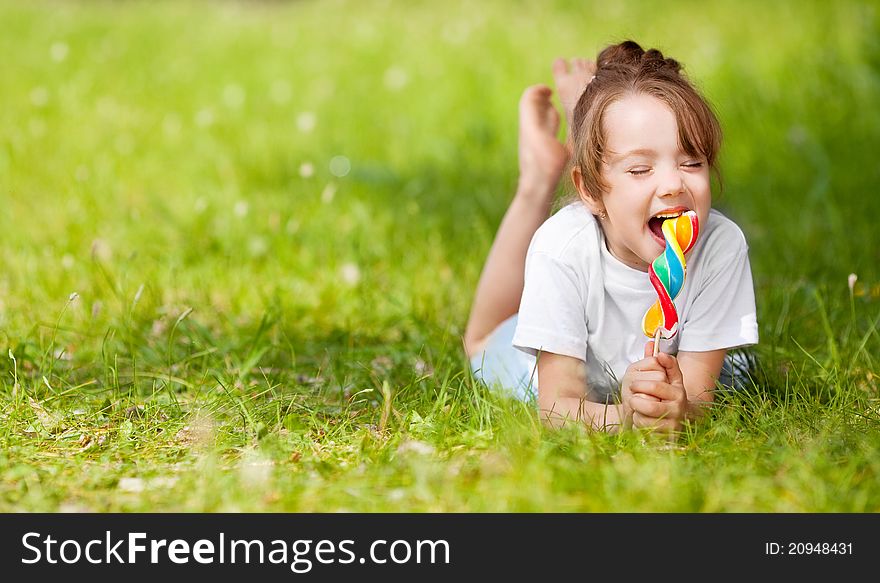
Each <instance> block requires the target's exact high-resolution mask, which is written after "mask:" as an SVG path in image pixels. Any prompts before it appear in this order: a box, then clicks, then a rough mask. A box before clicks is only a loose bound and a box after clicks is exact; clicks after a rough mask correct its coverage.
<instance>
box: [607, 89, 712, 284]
mask: <svg viewBox="0 0 880 583" xmlns="http://www.w3.org/2000/svg"><path fill="white" fill-rule="evenodd" d="M604 130H605V136H606V139H605V144H606V148H607V150H608V151H607V153H606V155H605V159H604V162H603V165H602V178H603V179H604V180H605V182H606V183H607V184H608V185H609V187H610V188H609V190H608V192H606V193H605V194H604V195H603V196H602V199H601V201H593V200H591V201H590V203H591V205H594V207H595V209H601V208H604V209H605V212H606V213H607V215H608V217H607V218H606V219H604V220H602V221H601V224H602V229H603V231H604V233H605V239H606V241H607V245H608V250H609V251H610V252H611V253H612V254H613V255H614V256H615V257H617V258H618V259H619V260H620V261H622V262H623V263H625V264H626V265H629V266H630V267H633V268H635V269H639V270H641V271H647V270H648V266H649V265H650V263H651V262H652V261H654V259H656V258H657V256H658V255H660V254H661V253H662V252H663V250H664V248H665V246H666V242H665V240H664V239H663V234H662V231H661V226H662V223H663V221H662V220H661V219H660V218H658V215H672V216H675V215H678V214H681V213H683V212H685V211H688V210H693V211H696V213H697V217H698V219H699V221H700V225H701V226H704V225H705V224H706V220H707V218H708V216H709V209H710V208H711V206H712V193H711V191H710V185H709V168H708V166H707V164H706V160H705V159H704V158H695V157H693V156H689V155H688V154H686V153H685V152H683V151H682V150H681V148H680V146H679V144H678V123H677V122H676V120H675V114H673V113H672V110H670V109H669V107H668V106H667V105H666V104H665V103H663V102H662V101H660V100H658V99H657V98H655V97H652V96H650V95H645V94H637V95H630V96H627V97H624V98H623V99H620V100H619V101H616V102H614V103H612V104H611V105H609V106H608V108H607V109H606V110H605V127H604Z"/></svg>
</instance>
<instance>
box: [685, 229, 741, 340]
mask: <svg viewBox="0 0 880 583" xmlns="http://www.w3.org/2000/svg"><path fill="white" fill-rule="evenodd" d="M719 265H720V268H719V269H717V270H716V271H714V272H713V273H711V274H709V275H708V277H707V279H706V281H705V282H703V284H702V285H701V289H700V290H699V291H697V295H696V296H695V297H694V299H693V303H692V305H691V306H690V310H689V313H688V316H687V319H686V321H684V322H682V329H681V341H680V342H679V345H678V349H679V350H680V351H681V350H683V351H690V352H706V351H709V350H719V349H722V348H724V349H732V348H737V347H740V346H747V345H749V344H757V343H758V319H757V313H756V310H755V290H754V286H753V284H752V270H751V266H750V265H749V254H748V247H746V246H745V245H743V247H742V249H741V250H739V251H738V253H737V254H736V255H735V256H733V258H732V259H731V260H729V261H721V262H719Z"/></svg>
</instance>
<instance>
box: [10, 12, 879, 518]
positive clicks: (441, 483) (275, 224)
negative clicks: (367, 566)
mask: <svg viewBox="0 0 880 583" xmlns="http://www.w3.org/2000/svg"><path fill="white" fill-rule="evenodd" d="M589 4H590V3H588V2H580V1H578V2H574V1H572V2H562V1H559V2H554V3H549V2H547V3H544V2H541V3H539V2H485V3H479V4H477V3H471V2H451V3H440V4H438V3H431V2H403V1H401V2H355V1H349V2H342V1H333V2H331V1H326V2H323V1H316V2H305V1H304V2H291V3H281V2H268V1H267V2H215V3H206V2H199V3H181V2H170V1H169V2H158V3H146V2H125V3H118V4H117V3H113V2H60V1H57V2H33V3H31V2H27V3H24V2H10V1H8V0H7V1H2V2H0V23H2V24H3V31H4V34H2V35H0V54H2V55H4V66H3V74H2V75H0V193H2V203H3V204H2V207H0V209H2V210H0V232H2V234H3V237H2V239H0V241H2V245H0V258H2V269H0V351H2V354H0V363H2V364H0V371H2V376H0V510H3V511H19V510H23V511H51V512H56V511H138V512H139V511H185V512H190V511H192V512H202V511H204V512H214V511H367V512H373V511H383V512H384V511H405V512H422V511H443V512H445V511H466V512H483V511H514V512H520V511H527V512H533V511H540V512H543V511H612V512H618V511H625V512H628V511H648V512H654V511H658V512H667V511H683V512H732V511H736V512H740V511H746V512H752V511H755V512H829V511H842V512H877V511H880V455H878V451H880V392H878V377H880V369H878V361H880V269H878V265H880V229H877V217H878V216H880V197H878V196H877V195H876V189H877V187H878V184H880V165H878V163H877V161H876V154H877V147H878V145H880V141H878V139H880V109H878V108H877V103H880V14H878V7H877V6H876V4H873V3H871V2H844V1H841V2H833V3H826V2H803V3H801V2H797V3H795V2H792V3H778V4H776V3H769V4H768V3H760V2H754V3H752V2H735V1H733V0H730V1H723V2H712V3H703V2H682V3H679V4H674V5H672V6H671V7H668V8H666V7H665V6H666V4H665V3H664V9H663V11H662V12H657V9H656V8H655V6H656V3H653V2H648V1H638V2H636V1H630V2H624V3H617V2H614V3H599V2H596V3H594V4H593V6H592V8H591V7H590V5H589ZM441 7H442V8H441ZM630 37H631V38H634V39H636V40H637V41H639V42H640V43H642V44H643V46H657V47H659V48H661V49H662V50H664V51H665V52H667V53H668V54H669V55H671V56H673V57H675V58H677V59H679V60H680V61H682V62H683V63H684V64H685V66H686V70H687V71H688V72H689V74H690V76H691V77H692V78H693V79H694V80H695V81H696V82H697V84H698V86H699V87H701V88H702V90H703V91H704V92H705V94H706V95H707V96H708V97H709V98H710V100H711V101H712V102H713V104H714V105H715V107H716V109H717V111H718V113H719V116H720V118H721V122H722V125H723V128H724V130H725V145H724V148H723V154H722V169H723V173H724V180H723V185H724V188H723V193H721V194H718V192H717V189H716V207H718V208H720V209H721V210H722V211H723V212H725V213H726V214H727V215H728V216H730V217H732V218H734V219H735V220H736V221H737V222H738V223H739V224H740V226H741V227H742V228H743V230H744V232H745V233H746V236H747V238H748V240H749V243H750V249H751V260H752V268H753V273H754V278H755V285H756V293H757V301H758V318H759V322H760V333H761V344H760V345H759V346H758V347H757V355H758V356H759V358H760V360H761V363H762V371H761V374H760V378H759V379H758V383H757V386H756V387H755V388H754V390H751V391H748V392H744V393H741V394H734V395H724V396H721V397H720V398H719V400H718V401H717V406H716V407H715V408H714V410H713V412H712V415H711V419H710V420H709V421H708V422H706V423H704V424H701V425H700V426H699V427H697V428H696V429H695V430H694V431H693V432H691V433H689V434H688V435H686V436H684V437H683V438H682V439H681V440H680V441H679V442H678V443H677V444H676V445H675V446H669V445H665V444H663V443H661V442H659V441H656V440H654V439H651V438H648V439H644V438H643V436H641V435H638V434H635V433H630V434H625V435H621V436H609V435H604V434H598V435H596V434H589V433H587V432H586V431H583V430H580V429H576V428H571V429H565V430H560V431H550V430H547V429H544V428H543V427H542V426H541V424H540V422H539V421H538V419H537V415H536V414H535V413H534V412H533V411H531V410H530V409H529V408H528V407H527V406H525V405H522V404H518V403H514V402H511V401H507V400H505V399H502V398H499V397H497V396H495V395H493V394H490V393H489V392H488V391H487V390H486V389H485V388H484V387H482V386H480V385H478V384H475V383H474V381H473V380H472V379H471V378H470V373H469V370H468V367H467V363H466V361H465V358H464V355H463V353H462V350H461V343H460V337H461V334H462V333H463V328H464V323H465V321H466V318H467V313H468V309H469V307H470V301H471V294H472V291H473V289H474V287H475V285H476V282H477V278H478V276H479V272H480V269H481V267H482V261H483V258H484V257H485V254H486V253H487V251H488V249H489V246H490V244H491V241H492V237H493V235H494V232H495V229H496V228H497V226H498V223H499V222H500V219H501V216H502V215H503V213H504V210H505V208H506V205H507V203H508V202H509V200H510V197H511V196H512V193H513V188H514V185H515V183H516V174H515V172H516V167H517V161H516V129H517V128H516V105H517V101H518V99H519V95H520V93H521V91H522V89H523V88H524V87H525V86H527V85H530V84H534V83H538V82H545V83H549V82H551V76H550V71H549V65H550V62H551V60H552V59H553V57H555V56H575V55H586V56H590V57H593V56H595V54H596V52H597V51H598V50H599V49H600V48H601V47H603V46H604V45H605V44H607V43H609V42H616V41H619V40H623V39H625V38H630ZM850 273H856V274H858V278H859V279H858V283H857V284H856V286H855V287H854V289H853V293H851V292H850V288H849V287H848V285H847V276H848V275H849V274H850ZM73 294H75V295H73Z"/></svg>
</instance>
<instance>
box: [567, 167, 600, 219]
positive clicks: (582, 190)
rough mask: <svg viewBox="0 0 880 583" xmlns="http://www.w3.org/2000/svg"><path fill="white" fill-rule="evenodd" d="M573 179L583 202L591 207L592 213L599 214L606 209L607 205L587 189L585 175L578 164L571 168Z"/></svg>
mask: <svg viewBox="0 0 880 583" xmlns="http://www.w3.org/2000/svg"><path fill="white" fill-rule="evenodd" d="M571 181H572V182H573V183H574V187H575V189H577V193H578V196H579V197H580V199H581V202H583V203H584V204H585V205H586V207H587V208H588V209H590V212H591V213H593V214H594V215H598V214H599V213H601V212H602V211H604V210H605V205H603V204H602V201H601V200H599V199H598V198H596V197H594V196H592V195H590V191H589V190H587V187H586V185H584V175H583V173H581V169H580V167H579V166H578V165H577V164H575V165H574V166H573V167H572V169H571Z"/></svg>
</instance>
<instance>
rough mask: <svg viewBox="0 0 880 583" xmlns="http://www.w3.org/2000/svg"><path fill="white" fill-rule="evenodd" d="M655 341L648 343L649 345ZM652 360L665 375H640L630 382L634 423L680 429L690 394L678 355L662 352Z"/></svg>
mask: <svg viewBox="0 0 880 583" xmlns="http://www.w3.org/2000/svg"><path fill="white" fill-rule="evenodd" d="M652 344H653V343H652V342H651V343H649V346H650V345H652ZM652 349H653V347H652ZM647 350H648V348H647V347H646V348H645V351H646V352H647ZM645 360H651V359H647V358H646V359H645ZM652 360H654V361H655V362H656V364H657V366H659V367H660V368H662V369H663V371H664V373H665V376H666V379H664V380H649V379H642V378H638V379H634V380H633V381H632V382H631V383H630V384H629V387H628V389H629V391H630V394H631V397H630V399H629V401H630V407H631V409H632V411H633V413H632V419H633V426H635V427H644V428H652V429H655V430H657V431H659V432H661V433H669V434H673V433H676V432H678V431H681V429H682V426H683V425H684V422H685V420H686V419H687V412H688V394H687V391H686V390H685V388H684V377H683V376H682V373H681V367H680V366H679V364H678V359H677V358H675V357H674V356H672V355H671V354H665V353H662V352H661V353H659V354H658V355H657V356H656V357H655V358H653V359H652ZM639 362H644V361H639Z"/></svg>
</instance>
